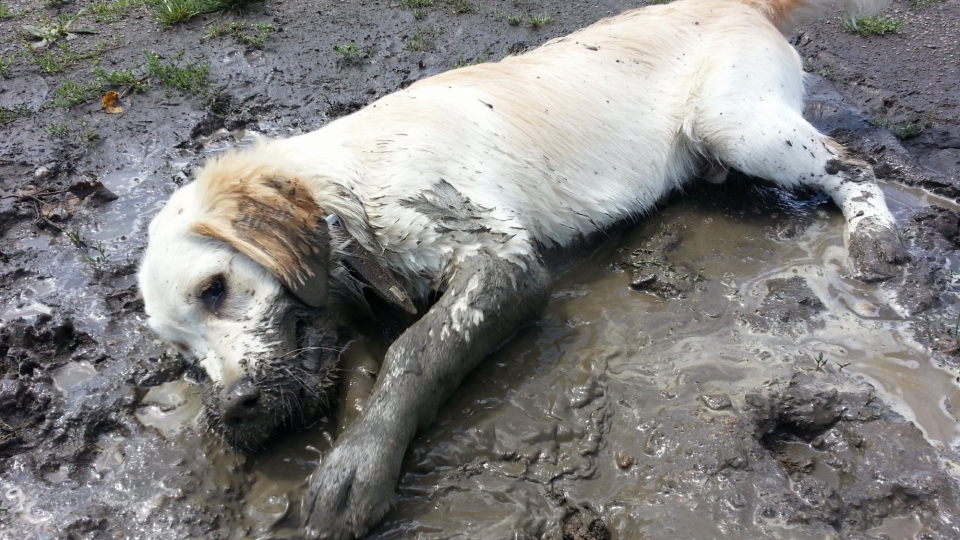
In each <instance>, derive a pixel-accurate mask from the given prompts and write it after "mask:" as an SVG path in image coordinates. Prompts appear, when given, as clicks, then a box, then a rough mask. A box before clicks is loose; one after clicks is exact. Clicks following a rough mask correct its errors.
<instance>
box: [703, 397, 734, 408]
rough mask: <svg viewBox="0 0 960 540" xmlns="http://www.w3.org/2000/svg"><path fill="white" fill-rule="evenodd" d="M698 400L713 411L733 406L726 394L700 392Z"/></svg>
mask: <svg viewBox="0 0 960 540" xmlns="http://www.w3.org/2000/svg"><path fill="white" fill-rule="evenodd" d="M700 401H702V402H703V404H704V405H706V406H707V407H709V408H711V409H713V410H715V411H719V410H721V409H729V408H730V407H732V406H733V403H732V402H731V401H730V396H728V395H726V394H701V395H700Z"/></svg>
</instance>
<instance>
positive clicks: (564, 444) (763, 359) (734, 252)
mask: <svg viewBox="0 0 960 540" xmlns="http://www.w3.org/2000/svg"><path fill="white" fill-rule="evenodd" d="M886 189H887V192H888V194H889V196H890V199H891V200H892V201H893V202H892V207H893V210H894V211H895V212H896V213H903V212H905V211H906V210H908V209H909V208H911V207H915V206H918V205H921V204H929V203H930V202H936V203H938V204H941V205H944V206H950V205H949V203H947V202H946V201H941V200H936V201H931V200H930V196H929V195H926V194H923V196H924V197H925V198H926V200H922V201H921V200H920V199H918V193H917V192H913V191H910V190H907V189H903V188H900V187H898V186H886ZM734 194H735V196H734V197H727V198H724V197H698V198H693V199H690V200H688V201H678V202H675V203H673V204H671V205H669V206H668V207H666V208H665V209H663V210H662V211H660V212H657V213H656V214H654V215H653V216H652V217H651V218H650V219H649V220H647V221H646V222H644V223H643V224H642V225H640V226H638V227H636V228H634V229H631V230H629V231H627V232H625V233H623V234H622V237H620V238H616V239H614V240H613V241H611V242H607V243H605V244H604V245H603V246H602V247H601V248H600V249H599V250H598V251H597V252H596V253H595V254H593V255H592V256H590V257H589V258H588V259H587V260H586V261H584V262H582V263H580V264H578V265H576V267H574V268H573V269H571V270H569V271H567V272H566V273H565V274H564V275H562V276H561V277H559V278H558V279H557V280H556V282H555V285H554V293H553V299H552V301H551V303H550V305H549V307H548V309H547V311H546V312H545V313H544V316H543V318H542V320H541V321H540V322H539V323H538V324H537V325H535V326H534V327H531V328H527V329H525V330H523V331H521V332H520V334H519V335H518V336H517V337H516V338H515V339H514V340H512V341H511V342H510V343H508V344H507V345H506V346H505V347H503V348H502V349H501V350H499V351H497V352H496V353H495V354H493V355H492V356H491V357H490V358H488V359H487V360H486V362H485V363H484V364H483V365H482V366H481V367H480V368H478V369H477V370H476V371H475V372H473V373H472V374H471V375H469V376H468V379H467V381H465V382H464V384H463V385H462V387H461V389H460V391H459V392H458V393H457V395H456V396H455V397H454V398H453V399H452V400H451V401H450V402H449V403H447V404H446V405H445V406H444V407H443V409H442V410H441V412H440V414H439V415H438V418H437V420H436V422H435V424H434V425H433V426H432V427H431V428H429V429H428V430H427V432H426V433H424V434H422V436H421V437H420V438H418V440H417V441H415V443H414V444H413V446H412V447H411V449H410V451H409V453H408V456H407V461H406V465H405V469H404V472H403V476H402V481H401V485H400V487H399V494H400V497H399V500H398V504H397V507H396V509H395V510H394V511H392V512H391V513H390V514H389V515H388V516H387V518H386V520H385V522H384V524H383V525H381V527H379V528H378V529H376V531H375V532H374V535H373V537H375V538H406V537H411V536H416V537H418V538H450V537H457V538H494V537H498V538H499V537H508V536H510V537H513V536H514V534H517V533H518V531H527V532H529V533H530V534H532V535H533V537H539V536H542V535H549V534H550V533H551V531H558V530H559V527H560V526H561V525H560V524H561V522H562V519H563V515H565V514H569V512H570V511H569V510H563V509H562V508H561V506H558V504H559V503H556V501H557V500H558V497H557V493H558V492H560V493H562V496H563V497H565V498H566V500H567V501H568V503H570V504H571V505H573V506H575V507H578V508H590V509H591V511H593V512H595V513H596V514H598V515H600V516H602V518H603V520H604V521H605V523H606V526H607V529H608V530H609V531H610V532H611V533H612V535H613V538H620V539H631V538H641V537H645V536H642V535H640V531H647V532H646V533H645V534H649V535H651V536H650V537H651V538H656V537H661V538H662V537H665V536H663V535H669V534H671V533H670V531H675V532H676V531H682V532H683V534H685V535H693V537H697V538H711V537H722V536H724V535H738V534H743V535H747V536H750V537H755V538H761V537H763V538H823V537H824V533H823V532H822V531H820V532H818V531H817V530H809V531H807V530H805V528H804V527H801V526H798V525H795V524H790V523H787V522H784V521H783V520H779V521H778V520H777V519H772V520H769V521H763V522H758V523H754V524H753V525H752V526H748V525H745V523H750V521H751V520H750V519H747V518H745V517H744V516H745V514H743V512H746V511H747V510H743V512H741V513H740V514H738V513H737V512H740V510H737V509H738V508H743V509H748V510H749V509H753V510H756V508H757V507H758V505H760V504H761V502H762V501H759V500H750V497H749V496H743V497H742V498H743V500H732V501H731V503H730V508H731V509H733V510H731V511H732V512H733V513H732V514H731V515H728V516H726V515H717V514H716V512H715V511H710V512H703V511H699V510H698V509H699V508H701V505H703V504H705V503H704V501H707V503H706V504H707V505H708V506H709V504H711V503H710V499H709V497H711V496H712V495H709V494H707V495H701V494H698V493H695V492H693V493H692V492H689V491H685V490H683V489H676V490H675V491H671V486H674V485H681V484H683V483H685V482H691V481H694V480H696V478H698V475H699V474H701V473H700V472H697V471H698V470H699V469H702V468H704V467H705V465H704V464H703V462H702V461H701V462H698V463H696V464H695V466H693V467H688V468H684V467H683V466H680V465H676V466H674V465H670V463H672V461H671V460H674V461H675V460H677V459H679V458H682V457H683V456H684V455H688V456H689V455H700V454H702V453H703V452H705V451H706V452H708V453H709V452H721V453H722V450H718V449H711V445H713V444H718V445H721V446H722V445H723V444H725V443H723V441H722V438H721V439H718V440H716V441H711V440H710V437H709V436H707V437H706V440H704V436H703V434H701V433H696V432H693V433H690V434H689V436H687V435H686V434H685V433H684V429H683V426H682V425H680V424H677V420H676V418H671V415H676V414H677V413H678V411H682V412H683V414H682V415H681V416H683V415H690V414H701V413H700V412H693V411H695V409H693V408H692V407H694V406H695V405H698V404H700V403H701V402H706V401H705V400H706V399H707V398H706V397H704V396H713V395H720V396H729V397H730V399H731V400H732V403H730V405H731V407H730V408H728V407H726V405H721V406H719V410H717V411H715V412H710V414H711V415H713V416H711V419H710V422H718V423H719V424H721V425H722V424H723V422H725V421H726V422H729V423H731V425H732V423H733V422H734V420H732V418H733V417H732V416H730V415H729V414H728V411H730V410H737V409H741V408H742V407H743V405H744V404H743V402H742V399H743V396H744V394H745V393H747V392H749V391H751V389H758V388H764V387H766V386H770V385H774V384H777V382H778V381H780V382H782V381H786V380H788V379H790V378H791V376H793V374H795V373H797V372H809V373H811V374H817V375H821V376H825V377H827V378H828V380H830V382H831V383H833V384H836V385H838V386H840V387H845V386H853V381H855V380H865V381H867V382H869V383H870V384H872V385H873V386H874V387H875V388H876V390H877V392H878V394H879V396H880V397H881V398H882V400H883V401H884V402H885V403H887V404H888V405H890V406H891V407H892V408H893V409H894V411H895V412H896V413H898V414H900V415H902V416H903V417H904V418H906V419H908V420H911V421H913V422H914V423H916V425H917V426H919V427H920V429H922V431H923V433H924V435H925V436H926V437H927V438H928V439H929V440H930V441H931V442H933V443H934V445H939V446H949V447H955V446H956V445H957V439H958V431H957V421H956V419H955V418H954V417H953V416H952V414H951V413H950V411H951V410H956V409H957V408H958V407H960V390H958V388H957V384H956V383H955V382H954V381H955V379H956V374H954V373H952V372H951V371H950V370H947V369H943V368H940V367H937V366H935V365H934V364H933V363H932V361H931V358H930V356H929V354H928V353H927V351H926V350H925V349H924V347H922V346H921V345H919V344H918V343H917V342H916V341H915V340H914V339H913V338H912V337H911V336H912V331H911V328H910V325H911V322H910V321H909V320H908V319H906V318H904V317H902V316H901V315H899V314H898V310H897V307H896V306H894V305H891V300H890V299H889V298H888V295H887V294H886V293H885V291H884V290H883V289H882V288H881V287H878V286H876V285H867V284H863V283H861V282H859V281H856V280H853V279H849V278H846V277H843V276H844V273H845V267H844V260H845V250H844V249H843V241H842V225H843V223H842V219H841V217H840V216H839V215H838V214H837V213H836V212H835V210H833V209H830V208H828V207H826V206H824V205H823V202H822V200H819V199H813V200H797V199H793V198H792V197H790V196H788V195H784V194H782V193H779V192H776V191H774V190H771V189H770V188H746V189H745V188H742V187H741V188H736V189H735V190H734ZM745 195H749V196H758V197H760V196H762V197H761V198H764V197H765V198H766V201H767V202H766V203H763V204H754V205H746V206H745V207H744V205H742V204H739V203H738V202H737V201H736V200H735V199H736V198H737V197H742V196H745ZM771 216H772V217H771ZM791 224H800V226H799V229H798V230H799V231H800V232H799V233H796V232H793V233H789V232H788V233H784V231H789V230H792V229H791ZM677 230H680V231H682V241H681V242H680V243H679V245H678V247H676V249H675V250H673V251H671V252H669V253H668V254H667V259H668V260H669V261H676V262H681V261H682V262H684V263H686V264H687V265H688V266H690V267H692V268H696V269H699V275H700V277H701V278H702V280H698V281H697V282H696V283H695V287H694V290H692V291H690V292H688V293H686V294H684V295H683V296H682V297H680V298H670V299H664V298H661V297H657V296H653V295H650V294H646V293H643V292H637V291H634V290H631V289H630V288H629V287H628V284H629V281H630V280H629V277H628V276H627V275H626V274H624V273H623V272H617V271H615V270H613V269H612V268H611V264H612V263H616V262H619V261H622V260H624V259H625V258H626V257H628V256H629V255H630V253H631V251H633V249H634V248H636V247H637V246H640V245H642V244H643V243H644V241H645V238H648V237H650V236H652V235H656V234H661V233H662V232H663V231H677ZM784 234H796V236H795V237H792V238H787V239H780V238H782V237H783V236H784ZM796 276H800V277H802V278H804V280H805V281H806V283H807V285H808V286H809V289H810V290H811V291H812V292H813V293H814V294H815V296H816V297H817V298H819V300H820V301H821V302H822V304H823V306H824V309H823V311H822V312H821V313H820V314H819V315H817V316H815V317H813V318H812V320H808V321H796V320H791V321H790V322H788V323H786V324H782V325H779V324H778V323H777V321H774V322H773V325H772V327H770V328H767V327H764V328H766V329H765V330H758V329H757V327H756V325H755V324H754V323H752V322H751V321H752V320H753V319H751V317H750V315H751V314H754V313H756V312H758V309H759V307H760V305H761V303H762V301H763V300H764V298H765V296H766V295H767V283H768V281H769V280H771V279H777V278H793V277H796ZM821 355H822V356H821ZM818 361H819V362H822V366H821V367H820V368H819V369H818ZM350 369H351V370H352V371H351V372H352V373H354V375H350V374H348V375H347V378H348V382H349V384H350V385H352V387H353V388H354V390H353V394H352V395H351V397H350V398H349V399H350V400H353V401H351V403H352V405H351V408H352V409H354V410H355V409H356V408H357V407H360V406H362V400H358V399H357V397H356V393H357V392H358V390H357V388H360V390H359V392H361V393H362V392H365V391H369V386H370V382H369V381H366V382H365V381H364V380H363V378H364V377H365V376H364V375H363V373H364V371H363V370H362V369H357V367H356V366H354V367H352V368H350ZM366 369H367V370H369V367H367V368H366ZM178 392H181V393H183V395H180V394H178ZM184 395H186V397H184ZM198 403H199V402H198V396H197V395H196V390H195V387H193V386H192V385H189V384H187V383H183V382H173V383H167V384H166V385H164V386H161V387H157V388H154V389H152V390H151V391H150V393H149V394H147V396H146V398H145V399H144V400H143V402H142V403H141V407H140V409H139V410H138V418H139V419H140V420H141V421H143V422H145V423H147V424H149V425H153V426H155V427H157V428H158V429H159V430H160V431H161V432H163V433H165V434H168V436H173V434H176V433H178V432H179V428H178V425H177V424H178V422H184V423H188V424H190V423H192V422H195V421H196V418H197V417H198V408H197V407H198ZM178 408H184V409H185V410H184V411H180V412H178ZM696 410H705V409H703V408H702V407H700V409H696ZM725 418H726V419H727V420H724V419H725ZM324 431H327V432H329V433H330V434H331V435H332V434H334V433H335V432H336V428H334V427H332V426H331V425H330V424H329V423H321V424H319V425H318V426H317V427H315V428H313V429H311V430H308V431H307V432H305V433H301V434H295V435H288V436H285V437H282V438H281V439H279V440H278V441H277V442H275V443H272V444H271V446H270V447H269V448H268V449H267V450H264V451H262V452H260V453H258V454H256V455H253V456H249V458H248V460H247V461H246V465H245V467H244V468H245V470H247V472H248V476H247V480H248V481H249V482H250V483H251V485H250V486H249V487H248V488H247V490H246V491H245V494H244V497H243V499H244V501H245V503H246V506H245V508H244V510H243V513H244V515H245V516H246V519H247V520H248V523H247V526H248V527H249V530H250V531H251V533H252V534H254V535H255V536H264V535H266V536H270V535H274V536H276V535H283V534H296V528H295V527H296V519H297V509H298V506H299V497H300V496H301V495H302V493H303V489H304V480H305V479H306V477H307V476H308V475H309V473H310V471H311V470H312V469H313V468H314V466H315V463H316V460H317V458H318V456H317V454H316V451H315V450H312V449H309V448H308V447H313V448H315V449H317V450H320V451H324V450H326V449H327V448H329V444H328V440H329V436H328V435H324ZM177 439H178V443H179V444H190V440H194V441H197V440H198V439H197V438H196V437H186V438H184V437H182V436H181V437H177ZM205 444H207V445H210V444H211V443H210V442H209V441H208V442H207V443H205ZM786 444H787V446H782V445H781V446H778V447H777V448H780V449H781V450H782V449H783V448H787V447H789V444H790V443H786ZM214 448H217V446H216V445H214ZM791 448H792V447H791ZM798 448H799V449H798V450H796V451H797V452H800V454H802V453H803V452H804V449H807V451H812V450H809V446H808V445H807V444H805V443H804V444H799V445H798ZM209 450H210V448H209V446H208V448H206V451H209ZM195 451H204V449H202V448H196V449H195ZM217 451H218V452H225V454H224V456H229V455H230V452H228V451H224V450H222V449H221V450H217ZM778 451H779V450H778ZM791 452H793V450H791V451H790V452H787V454H788V455H789V454H790V453H791ZM678 456H679V457H678ZM225 459H227V460H229V459H230V458H229V457H225ZM234 459H238V460H240V461H243V460H242V459H241V458H239V457H235V458H234ZM214 461H218V460H214ZM665 464H666V465H665ZM664 467H665V468H664ZM664 470H666V471H668V472H667V473H666V474H664V472H663V471H664ZM812 470H813V472H812V473H811V474H812V476H813V477H815V478H819V479H820V480H821V481H822V482H824V483H825V484H827V485H831V484H837V483H838V482H839V480H838V479H837V478H838V477H837V474H839V473H837V472H836V471H834V470H832V469H831V468H830V467H828V466H826V465H823V464H822V463H818V464H817V465H816V466H814V467H813V469H812ZM721 476H722V475H721ZM231 481H236V480H235V479H233V480H231ZM703 481H704V482H705V485H706V483H707V480H703ZM720 481H721V482H722V481H723V480H720ZM710 482H713V480H710ZM677 483H679V484H677ZM551 486H552V487H551ZM701 497H707V499H703V500H701ZM713 502H716V501H713ZM753 510H751V511H753ZM738 516H739V517H738ZM917 523H918V522H916V520H915V519H913V518H911V517H909V516H895V517H892V518H890V519H888V520H887V521H885V522H883V524H881V525H880V526H878V527H874V528H872V529H870V532H871V533H874V534H877V533H886V534H894V535H895V536H899V534H900V532H905V531H915V530H918V527H919V526H918V525H917ZM745 527H746V528H745Z"/></svg>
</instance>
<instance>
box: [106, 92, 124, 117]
mask: <svg viewBox="0 0 960 540" xmlns="http://www.w3.org/2000/svg"><path fill="white" fill-rule="evenodd" d="M103 110H105V111H107V112H108V113H109V114H118V113H122V112H123V106H122V105H120V94H118V93H116V92H115V91H113V90H111V91H109V92H107V93H106V94H104V95H103Z"/></svg>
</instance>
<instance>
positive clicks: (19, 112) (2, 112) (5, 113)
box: [0, 103, 33, 125]
mask: <svg viewBox="0 0 960 540" xmlns="http://www.w3.org/2000/svg"><path fill="white" fill-rule="evenodd" d="M31 114H33V109H31V108H30V106H29V105H27V104H26V103H20V104H19V105H14V106H13V107H3V106H0V125H3V124H9V123H10V122H13V121H14V120H16V119H17V118H22V117H24V116H30V115H31Z"/></svg>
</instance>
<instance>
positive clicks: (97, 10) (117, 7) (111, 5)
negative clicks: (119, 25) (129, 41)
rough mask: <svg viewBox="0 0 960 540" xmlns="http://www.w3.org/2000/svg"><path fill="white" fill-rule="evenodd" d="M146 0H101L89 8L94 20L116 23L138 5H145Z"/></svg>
mask: <svg viewBox="0 0 960 540" xmlns="http://www.w3.org/2000/svg"><path fill="white" fill-rule="evenodd" d="M143 3H144V0H112V1H111V0H99V1H97V2H94V3H93V5H91V6H90V7H89V8H87V9H88V11H89V12H90V14H91V15H93V20H94V21H96V22H98V23H114V22H118V21H120V20H122V19H123V18H124V17H126V16H127V15H129V14H130V11H132V10H133V8H135V7H137V6H141V5H143Z"/></svg>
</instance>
